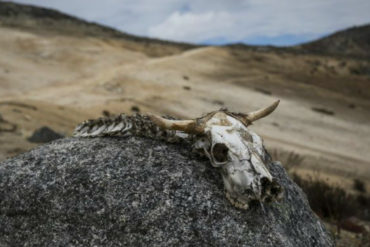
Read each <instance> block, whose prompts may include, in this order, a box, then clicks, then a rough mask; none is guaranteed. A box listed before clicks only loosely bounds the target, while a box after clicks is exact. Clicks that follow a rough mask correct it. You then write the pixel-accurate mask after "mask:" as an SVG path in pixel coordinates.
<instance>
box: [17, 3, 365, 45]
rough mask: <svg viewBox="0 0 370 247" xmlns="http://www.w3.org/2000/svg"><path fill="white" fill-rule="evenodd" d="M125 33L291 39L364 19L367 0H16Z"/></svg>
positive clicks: (217, 39) (200, 39) (212, 39)
mask: <svg viewBox="0 0 370 247" xmlns="http://www.w3.org/2000/svg"><path fill="white" fill-rule="evenodd" d="M15 2H19V3H27V4H33V5H38V6H44V7H50V8H54V9H58V10H60V11H62V12H65V13H68V14H71V15H74V16H78V17H80V18H83V19H86V20H88V21H94V22H98V23H102V24H105V25H108V26H111V27H114V28H116V29H119V30H122V31H124V32H127V33H131V34H137V35H140V36H148V37H155V38H160V39H167V40H175V41H185V42H193V43H201V44H225V43H235V42H244V43H248V44H273V45H292V44H297V43H301V42H305V41H309V40H312V39H316V38H318V37H322V36H324V35H327V34H329V33H332V32H334V31H337V30H341V29H344V28H347V27H352V26H354V25H362V24H368V23H370V0H193V1H191V0H188V1H186V0H17V1H15Z"/></svg>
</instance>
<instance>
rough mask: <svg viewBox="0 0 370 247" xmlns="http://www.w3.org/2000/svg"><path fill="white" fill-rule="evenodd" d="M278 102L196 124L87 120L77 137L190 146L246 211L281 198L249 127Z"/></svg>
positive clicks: (230, 197)
mask: <svg viewBox="0 0 370 247" xmlns="http://www.w3.org/2000/svg"><path fill="white" fill-rule="evenodd" d="M278 104H279V101H276V102H274V103H273V104H272V105H270V106H269V107H266V108H263V109H261V110H258V111H254V112H251V113H248V114H242V113H233V112H229V111H227V110H224V109H221V110H219V111H214V112H211V113H208V114H206V115H205V116H203V117H201V118H197V119H194V120H170V119H166V118H163V117H159V116H155V115H134V116H126V115H124V114H121V115H120V116H118V117H116V118H113V119H112V118H104V119H102V118H101V119H97V120H89V121H85V122H83V123H82V124H80V125H79V126H77V127H76V130H75V133H74V135H75V136H80V137H95V136H106V135H122V136H125V135H127V134H132V135H140V136H147V137H152V138H159V139H163V140H167V141H170V142H173V141H181V140H186V141H191V142H192V143H193V147H194V149H196V150H200V151H201V152H203V153H204V154H205V155H206V156H207V157H208V158H209V160H210V162H211V164H212V166H214V167H217V168H219V169H220V171H221V175H222V179H223V182H224V186H225V190H226V197H227V198H228V200H229V201H230V202H231V203H232V204H233V205H234V206H236V207H238V208H242V209H247V208H248V207H249V205H250V202H252V201H259V202H271V201H275V200H278V199H280V197H281V196H282V188H281V186H280V185H279V184H278V183H277V181H276V179H275V178H273V177H272V175H271V174H270V172H269V169H268V167H267V166H266V161H265V160H266V159H265V157H266V154H265V149H264V147H263V141H262V139H261V137H260V136H258V135H257V134H256V133H254V132H253V131H251V130H249V129H248V128H247V126H248V125H249V124H251V123H252V122H253V121H256V120H258V119H261V118H263V117H265V116H267V115H269V114H271V113H272V112H273V111H274V110H275V109H276V107H277V106H278Z"/></svg>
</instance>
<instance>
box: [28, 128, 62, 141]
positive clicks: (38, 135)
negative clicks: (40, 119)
mask: <svg viewBox="0 0 370 247" xmlns="http://www.w3.org/2000/svg"><path fill="white" fill-rule="evenodd" d="M62 137H63V136H62V135H61V134H59V133H57V132H55V131H54V130H52V129H50V128H49V127H47V126H43V127H41V128H39V129H37V130H35V131H34V132H33V134H32V135H31V136H30V137H28V138H27V140H28V141H29V142H35V143H45V142H51V141H54V140H56V139H59V138H62Z"/></svg>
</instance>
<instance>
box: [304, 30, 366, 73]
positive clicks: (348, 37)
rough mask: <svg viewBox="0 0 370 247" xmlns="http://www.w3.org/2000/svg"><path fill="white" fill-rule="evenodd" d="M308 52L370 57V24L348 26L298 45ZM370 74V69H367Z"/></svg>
mask: <svg viewBox="0 0 370 247" xmlns="http://www.w3.org/2000/svg"><path fill="white" fill-rule="evenodd" d="M298 48H299V49H302V50H304V51H306V52H314V53H319V54H320V53H321V54H330V55H341V56H351V57H358V58H366V59H369V58H370V25H364V26H358V27H352V28H348V29H346V30H343V31H339V32H336V33H334V34H331V35H329V36H327V37H324V38H322V39H319V40H316V41H313V42H309V43H306V44H303V45H301V46H299V47H298ZM366 73H367V74H368V75H369V74H370V71H366Z"/></svg>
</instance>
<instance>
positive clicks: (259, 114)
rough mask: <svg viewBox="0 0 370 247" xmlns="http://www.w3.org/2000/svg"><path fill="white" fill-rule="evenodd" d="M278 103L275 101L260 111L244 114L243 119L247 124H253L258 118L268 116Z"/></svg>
mask: <svg viewBox="0 0 370 247" xmlns="http://www.w3.org/2000/svg"><path fill="white" fill-rule="evenodd" d="M279 102H280V100H277V101H275V102H274V103H272V104H271V105H270V106H268V107H266V108H263V109H260V110H257V111H254V112H250V113H248V114H246V116H245V119H246V120H247V121H249V122H254V121H256V120H258V119H260V118H263V117H266V116H267V115H269V114H270V113H272V112H273V111H274V110H275V109H276V107H277V106H278V105H279Z"/></svg>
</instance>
